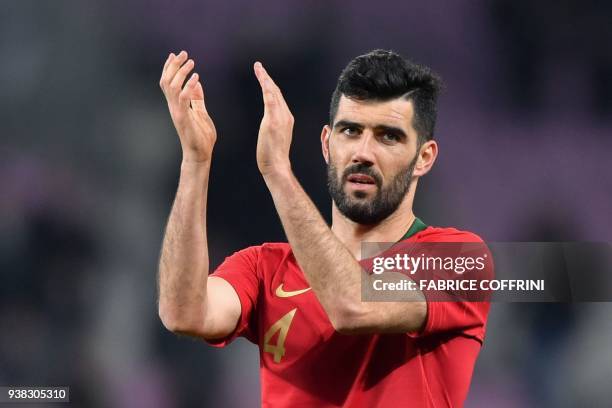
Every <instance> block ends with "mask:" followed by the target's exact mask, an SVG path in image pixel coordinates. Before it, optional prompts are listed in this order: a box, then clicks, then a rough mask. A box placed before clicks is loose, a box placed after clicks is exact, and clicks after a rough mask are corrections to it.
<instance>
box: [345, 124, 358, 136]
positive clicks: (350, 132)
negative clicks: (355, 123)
mask: <svg viewBox="0 0 612 408" xmlns="http://www.w3.org/2000/svg"><path fill="white" fill-rule="evenodd" d="M342 133H344V134H345V135H347V136H348V137H353V136H357V135H358V134H359V129H357V128H356V127H352V126H347V127H345V128H344V129H342Z"/></svg>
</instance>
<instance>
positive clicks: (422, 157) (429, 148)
mask: <svg viewBox="0 0 612 408" xmlns="http://www.w3.org/2000/svg"><path fill="white" fill-rule="evenodd" d="M418 155H419V157H418V159H417V162H416V164H415V166H414V172H413V173H412V174H413V175H414V176H417V177H421V176H424V175H425V174H427V173H429V170H431V168H432V167H433V164H434V162H435V161H436V157H438V144H437V143H436V141H435V140H430V141H428V142H425V143H423V146H421V150H420V151H419V152H418Z"/></svg>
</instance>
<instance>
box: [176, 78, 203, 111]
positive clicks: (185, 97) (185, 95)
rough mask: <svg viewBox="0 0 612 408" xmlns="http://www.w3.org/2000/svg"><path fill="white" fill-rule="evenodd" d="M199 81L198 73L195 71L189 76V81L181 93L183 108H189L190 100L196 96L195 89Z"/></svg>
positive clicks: (180, 98) (180, 100)
mask: <svg viewBox="0 0 612 408" xmlns="http://www.w3.org/2000/svg"><path fill="white" fill-rule="evenodd" d="M197 82H198V74H197V73H195V72H194V73H193V74H192V75H191V76H190V77H189V79H188V80H187V83H186V84H185V86H184V87H183V90H182V91H181V93H180V94H179V104H180V106H181V108H182V109H188V108H189V102H190V101H191V99H193V98H194V97H195V93H194V90H195V86H196V84H197Z"/></svg>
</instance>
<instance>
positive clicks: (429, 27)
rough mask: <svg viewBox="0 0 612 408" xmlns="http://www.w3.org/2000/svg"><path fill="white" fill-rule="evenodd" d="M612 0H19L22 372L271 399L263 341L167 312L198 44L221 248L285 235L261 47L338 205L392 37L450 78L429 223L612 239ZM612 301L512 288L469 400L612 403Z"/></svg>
mask: <svg viewBox="0 0 612 408" xmlns="http://www.w3.org/2000/svg"><path fill="white" fill-rule="evenodd" d="M611 22H612V2H609V1H580V2H579V1H563V2H558V1H552V0H542V1H537V2H533V1H528V0H486V1H485V0H470V1H468V0H455V1H439V0H435V1H428V2H405V1H404V2H400V1H397V2H392V1H386V0H382V1H377V2H375V3H372V2H370V1H364V0H358V1H351V2H340V1H328V2H318V1H280V0H269V1H266V2H265V3H263V2H250V1H244V0H228V1H225V2H210V1H205V0H200V1H194V0H176V1H173V2H169V1H162V0H149V1H143V0H133V1H130V2H119V1H117V0H109V1H105V2H101V1H96V2H94V1H91V0H80V1H63V0H62V1H54V2H42V1H34V0H21V1H18V2H17V1H5V2H3V4H2V7H1V8H0V52H1V54H2V62H1V63H0V96H1V97H0V135H1V142H0V385H49V386H50V385H58V386H59V385H68V386H70V387H71V399H72V401H73V402H72V406H79V407H151V408H170V407H208V406H226V407H234V406H235V407H254V406H258V405H259V378H258V369H259V363H258V351H257V348H256V347H255V346H254V345H252V344H250V343H248V342H247V341H246V340H244V339H239V340H237V341H236V342H234V343H233V344H232V345H231V346H229V347H228V348H226V349H223V350H217V349H213V348H211V347H209V346H207V345H205V344H204V343H203V342H199V341H195V340H190V339H187V338H180V337H177V336H175V335H173V334H171V333H169V332H167V331H165V329H164V328H163V326H162V325H161V323H160V321H159V319H158V317H157V307H156V274H157V260H158V254H159V249H160V245H161V239H162V234H163V229H164V226H165V222H166V218H167V216H168V213H169V210H170V206H171V203H172V200H173V196H174V193H175V189H176V186H177V180H178V171H179V166H180V149H179V144H178V139H177V137H176V134H175V132H174V129H173V127H172V123H171V121H170V117H169V115H168V113H167V109H166V104H165V101H164V99H163V96H162V93H161V91H160V89H159V87H158V81H159V76H160V73H161V68H162V65H163V62H164V61H165V59H166V57H167V55H168V53H169V52H170V51H174V52H177V51H180V50H181V49H186V50H188V51H189V52H190V56H192V58H194V59H195V61H196V70H197V72H199V73H200V75H201V77H202V78H203V83H204V87H205V92H206V98H207V106H208V109H209V111H210V113H211V116H212V117H213V119H214V121H215V123H216V126H217V130H218V134H219V137H218V142H217V145H216V147H215V155H214V164H213V168H212V176H211V186H210V192H209V212H208V214H209V217H208V220H209V221H208V222H209V224H208V228H209V238H210V254H211V261H212V265H211V266H213V267H214V266H216V265H218V264H219V263H220V262H221V261H222V260H223V259H224V258H225V257H226V256H228V255H229V254H231V253H232V252H234V251H236V250H238V249H241V248H244V247H245V246H248V245H255V244H259V243H262V242H265V241H283V240H285V237H284V234H283V231H282V228H281V226H280V223H279V221H278V218H277V215H276V213H275V209H274V206H273V204H272V200H271V198H270V196H269V193H268V191H267V189H266V187H265V185H264V183H263V180H262V179H261V176H260V175H259V173H258V171H257V167H256V163H255V145H256V136H257V129H258V125H259V121H260V118H261V114H262V106H261V97H260V93H259V89H258V86H257V83H256V81H255V78H254V76H253V73H252V63H253V62H254V61H255V60H261V61H263V62H264V64H265V65H266V67H267V68H268V70H269V72H270V73H271V75H272V76H273V77H274V78H275V79H276V81H277V82H278V83H279V85H280V87H281V88H282V89H283V92H284V94H285V96H286V99H287V100H288V103H289V105H290V107H291V109H292V110H293V113H294V116H295V117H296V126H295V133H294V142H293V147H292V161H293V167H294V170H295V172H296V174H297V176H298V177H299V179H300V181H301V182H302V183H303V185H304V187H305V189H306V190H307V192H308V193H309V194H310V195H311V197H312V198H313V200H314V201H315V202H316V204H317V205H318V206H319V208H320V209H321V211H322V212H323V213H324V214H325V216H326V217H327V218H328V219H329V214H330V201H329V197H328V195H327V190H326V187H325V181H326V177H325V164H324V161H323V159H322V156H321V153H320V144H319V134H320V130H321V127H322V126H323V125H324V124H325V122H326V120H327V112H328V106H329V99H330V97H331V92H332V90H333V88H334V86H335V82H336V79H337V77H338V75H339V73H340V71H341V69H342V68H343V67H344V66H345V65H346V63H347V62H348V61H349V60H350V59H352V58H353V57H355V56H357V55H359V54H362V53H365V52H367V51H369V50H371V49H374V48H386V49H393V50H395V51H398V52H400V53H402V54H403V55H404V56H406V57H408V58H410V59H412V60H414V61H416V62H420V63H423V64H427V65H429V66H431V67H432V68H433V69H434V70H435V71H437V72H438V73H439V74H440V75H441V76H442V77H443V78H444V80H445V83H446V91H445V93H444V95H443V96H442V98H441V100H440V110H439V120H438V126H437V132H436V138H437V140H438V142H439V144H440V149H441V152H440V157H439V159H438V161H437V163H436V166H435V168H434V170H433V172H432V173H430V175H428V176H427V177H426V178H425V179H424V180H422V181H421V183H419V190H418V194H417V202H416V208H415V212H416V214H417V215H418V216H419V217H420V218H422V219H423V220H424V221H425V222H426V223H428V224H430V225H439V226H455V227H458V228H463V229H469V230H472V231H475V232H476V233H478V234H479V235H481V236H482V237H483V238H484V239H485V240H488V241H608V242H610V241H612V229H611V227H612V222H611V218H610V213H611V211H610V210H611V204H612V177H611V174H612V172H611V170H612V165H611V160H610V155H611V153H612V139H611V137H610V135H612V51H611V50H612V30H610V27H611V26H612V25H611V24H610V23H611ZM611 315H612V305H611V304H608V303H584V304H579V305H568V304H517V303H515V304H495V305H493V307H492V310H491V314H490V317H489V324H488V335H487V340H486V342H485V345H484V347H483V350H482V352H481V354H480V357H479V359H478V362H477V365H476V369H475V374H474V377H473V382H472V387H471V391H470V394H469V397H468V401H467V403H466V406H468V407H489V406H496V407H502V408H506V407H565V406H567V407H573V406H590V407H596V406H610V405H609V399H610V397H611V396H612V394H611V391H610V384H611V382H610V378H612V351H611V350H610V348H609V344H610V342H611V341H612V318H610V316H611Z"/></svg>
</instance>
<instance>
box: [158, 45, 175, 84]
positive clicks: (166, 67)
mask: <svg viewBox="0 0 612 408" xmlns="http://www.w3.org/2000/svg"><path fill="white" fill-rule="evenodd" d="M174 58H176V55H174V53H172V52H171V53H170V55H168V58H166V62H165V63H164V67H163V68H162V73H161V76H160V78H159V87H160V88H161V89H162V90H163V89H164V88H165V87H166V70H167V69H168V65H170V62H171V61H172V60H173V59H174Z"/></svg>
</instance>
